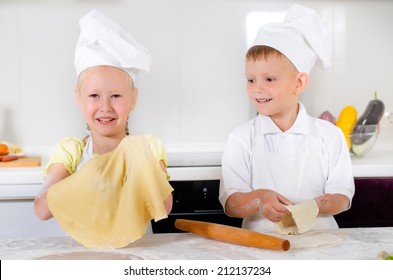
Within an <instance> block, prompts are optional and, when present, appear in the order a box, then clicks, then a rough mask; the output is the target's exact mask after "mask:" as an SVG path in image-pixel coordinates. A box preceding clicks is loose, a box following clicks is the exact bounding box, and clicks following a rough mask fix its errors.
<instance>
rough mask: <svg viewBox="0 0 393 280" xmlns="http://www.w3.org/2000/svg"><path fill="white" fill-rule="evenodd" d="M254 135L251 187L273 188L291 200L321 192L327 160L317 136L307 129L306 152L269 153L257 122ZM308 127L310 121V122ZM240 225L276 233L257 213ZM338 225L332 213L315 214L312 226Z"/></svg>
mask: <svg viewBox="0 0 393 280" xmlns="http://www.w3.org/2000/svg"><path fill="white" fill-rule="evenodd" d="M255 124H256V125H255V135H254V139H253V144H252V145H253V149H252V155H251V157H252V158H251V161H252V164H251V166H252V170H251V188H252V189H253V190H255V189H271V190H274V191H276V192H278V193H280V194H281V195H283V196H284V197H286V198H287V199H289V200H290V201H292V202H294V203H300V202H303V201H305V200H309V199H313V198H315V197H317V196H320V195H322V194H323V191H324V184H325V182H326V180H327V174H328V163H327V160H326V159H325V158H324V156H323V151H322V150H321V148H320V147H321V144H319V143H318V141H319V142H320V141H321V139H319V138H318V137H317V135H316V133H315V131H316V129H315V127H312V128H311V133H312V135H311V137H308V139H309V144H307V145H306V146H308V147H311V148H310V150H309V151H299V152H295V153H292V154H288V153H272V152H269V150H268V149H267V147H265V146H266V145H265V143H266V140H265V139H264V138H265V134H264V133H262V131H261V126H260V125H258V122H256V123H255ZM310 124H311V125H312V126H314V125H313V124H312V122H310ZM243 227H244V228H247V229H250V230H254V231H259V232H276V231H277V230H276V225H275V224H274V223H273V222H271V221H269V220H267V219H265V218H264V217H262V215H260V214H259V213H257V214H255V215H253V216H251V217H248V218H245V219H244V220H243ZM333 228H338V225H337V223H336V221H335V220H334V218H333V217H332V216H318V217H317V220H316V223H315V225H314V227H313V228H312V229H314V230H320V229H333Z"/></svg>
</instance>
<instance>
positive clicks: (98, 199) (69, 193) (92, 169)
mask: <svg viewBox="0 0 393 280" xmlns="http://www.w3.org/2000/svg"><path fill="white" fill-rule="evenodd" d="M172 191H173V189H172V187H171V186H170V184H169V182H168V180H167V178H166V174H165V173H164V172H163V171H162V169H161V167H160V164H159V161H158V159H157V158H155V157H154V156H153V154H152V152H151V150H150V146H149V142H148V141H147V139H146V138H145V137H144V136H142V135H134V136H127V137H126V138H124V139H123V140H122V142H121V143H120V144H119V146H118V147H117V148H116V149H115V150H113V151H112V152H109V153H107V154H103V155H96V156H95V157H94V158H93V159H91V160H90V161H88V162H87V163H86V164H85V165H83V167H82V168H81V169H80V170H79V171H78V172H76V173H74V174H73V175H71V176H69V177H67V178H66V179H64V180H62V181H60V182H58V183H56V184H54V185H53V186H52V187H51V188H50V189H49V191H48V195H47V198H48V205H49V209H50V211H51V212H52V214H53V216H54V217H55V219H56V220H57V222H58V223H59V224H60V226H61V227H62V228H63V229H64V231H65V232H66V233H68V234H69V235H70V236H71V237H72V238H73V239H75V240H76V241H77V242H79V243H81V244H82V245H84V246H86V247H88V248H121V247H125V246H127V245H128V244H130V243H131V242H133V241H135V240H137V239H139V238H140V237H142V236H143V235H144V233H145V231H146V227H147V225H148V223H149V222H150V221H151V220H152V219H154V220H155V221H157V220H160V219H163V218H166V217H167V213H166V209H165V205H164V200H165V199H166V198H167V197H168V196H169V195H170V193H171V192H172Z"/></svg>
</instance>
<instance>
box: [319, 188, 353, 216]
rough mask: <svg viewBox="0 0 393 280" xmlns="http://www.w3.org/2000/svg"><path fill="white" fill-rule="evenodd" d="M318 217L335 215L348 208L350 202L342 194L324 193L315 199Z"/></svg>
mask: <svg viewBox="0 0 393 280" xmlns="http://www.w3.org/2000/svg"><path fill="white" fill-rule="evenodd" d="M315 200H316V202H317V205H318V208H319V214H320V215H336V214H339V213H341V212H343V211H345V210H347V209H348V208H349V203H350V200H349V198H348V197H347V196H345V195H343V194H338V193H335V194H331V193H326V194H323V195H321V196H318V197H317V198H315Z"/></svg>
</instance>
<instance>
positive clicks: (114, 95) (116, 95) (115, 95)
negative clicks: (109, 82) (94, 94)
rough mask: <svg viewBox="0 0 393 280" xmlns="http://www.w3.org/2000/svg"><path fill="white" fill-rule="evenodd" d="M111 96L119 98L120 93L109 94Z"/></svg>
mask: <svg viewBox="0 0 393 280" xmlns="http://www.w3.org/2000/svg"><path fill="white" fill-rule="evenodd" d="M111 97H112V98H120V97H121V95H120V94H112V96H111Z"/></svg>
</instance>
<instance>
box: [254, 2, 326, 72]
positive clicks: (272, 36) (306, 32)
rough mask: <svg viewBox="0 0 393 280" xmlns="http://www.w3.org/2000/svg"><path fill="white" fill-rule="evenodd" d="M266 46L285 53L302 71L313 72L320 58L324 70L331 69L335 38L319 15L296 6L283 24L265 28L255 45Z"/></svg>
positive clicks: (290, 10)
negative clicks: (331, 36) (332, 48)
mask: <svg viewBox="0 0 393 280" xmlns="http://www.w3.org/2000/svg"><path fill="white" fill-rule="evenodd" d="M256 45H265V46H269V47H272V48H275V49H276V50H278V51H280V52H281V53H282V54H284V55H285V56H286V57H287V58H288V59H289V60H290V61H291V62H292V63H293V64H294V65H295V67H296V68H297V70H298V71H299V72H306V73H310V71H311V69H312V68H313V66H314V64H315V62H316V61H317V59H318V58H319V61H320V62H322V66H323V67H324V68H328V67H329V66H330V61H331V39H330V36H329V32H328V30H327V28H326V26H325V25H324V24H323V22H322V20H321V19H320V18H319V16H318V14H317V13H316V12H315V11H314V10H312V9H310V8H307V7H304V6H301V5H299V4H293V5H292V6H291V7H290V9H289V10H288V12H287V14H286V16H285V19H284V21H283V22H280V23H269V24H265V25H262V26H261V27H260V28H259V30H258V33H257V36H256V38H255V41H254V42H253V44H252V45H251V47H252V46H256Z"/></svg>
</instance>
